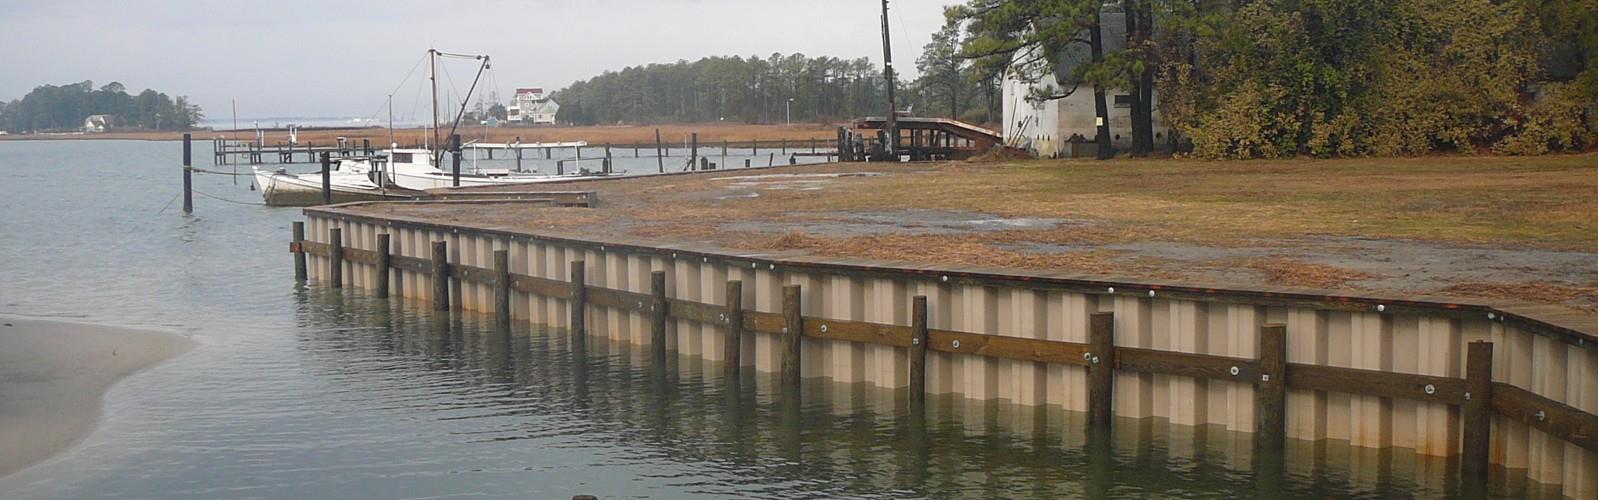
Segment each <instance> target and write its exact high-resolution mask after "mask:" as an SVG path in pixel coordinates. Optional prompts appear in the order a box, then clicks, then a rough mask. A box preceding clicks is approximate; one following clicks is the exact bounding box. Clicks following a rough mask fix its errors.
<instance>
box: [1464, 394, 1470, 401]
mask: <svg viewBox="0 0 1598 500" xmlns="http://www.w3.org/2000/svg"><path fill="white" fill-rule="evenodd" d="M1465 401H1470V393H1469V392H1467V393H1465Z"/></svg>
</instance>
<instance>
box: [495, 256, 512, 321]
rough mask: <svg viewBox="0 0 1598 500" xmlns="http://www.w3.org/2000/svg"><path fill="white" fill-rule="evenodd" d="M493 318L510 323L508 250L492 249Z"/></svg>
mask: <svg viewBox="0 0 1598 500" xmlns="http://www.w3.org/2000/svg"><path fill="white" fill-rule="evenodd" d="M494 320H495V321H496V322H497V323H498V324H499V325H501V326H507V325H510V250H495V251H494Z"/></svg>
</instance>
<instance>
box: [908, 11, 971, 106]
mask: <svg viewBox="0 0 1598 500" xmlns="http://www.w3.org/2000/svg"><path fill="white" fill-rule="evenodd" d="M965 64H966V61H965V60H964V59H961V58H960V27H959V25H958V24H952V23H946V24H944V26H943V29H940V30H938V31H937V32H935V33H933V34H932V41H931V42H927V45H926V46H925V47H923V48H922V52H921V57H919V58H917V59H916V69H917V70H919V71H920V72H921V81H922V82H924V85H922V86H921V87H923V88H928V87H930V88H932V89H937V92H938V93H940V94H942V96H943V97H945V98H947V99H948V101H949V118H951V119H956V120H958V119H960V89H961V88H962V87H965V86H967V85H968V84H969V82H970V76H969V75H968V74H967V73H966V72H965V71H964V69H965Z"/></svg>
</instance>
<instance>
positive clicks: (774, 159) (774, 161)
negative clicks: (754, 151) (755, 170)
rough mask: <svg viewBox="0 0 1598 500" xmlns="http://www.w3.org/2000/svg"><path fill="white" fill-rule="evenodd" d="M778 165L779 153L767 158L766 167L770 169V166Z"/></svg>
mask: <svg viewBox="0 0 1598 500" xmlns="http://www.w3.org/2000/svg"><path fill="white" fill-rule="evenodd" d="M776 164H777V153H771V154H770V155H768V156H767V157H766V166H768V167H769V166H772V165H776Z"/></svg>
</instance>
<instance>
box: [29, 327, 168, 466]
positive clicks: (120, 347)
mask: <svg viewBox="0 0 1598 500" xmlns="http://www.w3.org/2000/svg"><path fill="white" fill-rule="evenodd" d="M194 345H195V344H194V342H193V341H192V340H190V339H187V338H184V337H182V336H179V335H176V334H173V333H170V332H160V331H150V330H139V329H133V328H122V327H114V326H104V325H92V324H83V323H70V322H63V321H53V320H42V319H32V318H22V317H14V316H0V477H5V476H8V475H10V474H12V473H14V472H17V471H20V470H23V469H26V468H28V467H30V466H33V465H34V464H37V463H39V462H43V461H44V460H46V459H48V458H50V457H52V456H55V455H56V454H57V453H60V452H61V451H63V450H66V449H67V448H70V447H71V446H73V445H74V444H76V443H78V442H79V441H81V440H82V439H83V437H84V436H87V435H88V434H89V432H90V431H92V430H93V429H94V428H95V426H96V425H97V424H98V422H99V419H100V413H101V410H102V406H104V401H103V400H104V398H105V393H106V391H107V390H109V389H110V388H111V387H112V386H113V385H115V384H116V383H117V382H118V381H120V380H122V379H123V378H126V377H127V376H129V375H132V374H134V373H136V372H138V371H140V370H143V369H145V368H149V367H151V366H154V365H156V364H159V363H161V362H163V361H166V360H168V359H171V358H173V357H176V356H177V355H179V354H183V353H184V352H187V351H189V350H190V349H192V348H193V347H194Z"/></svg>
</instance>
